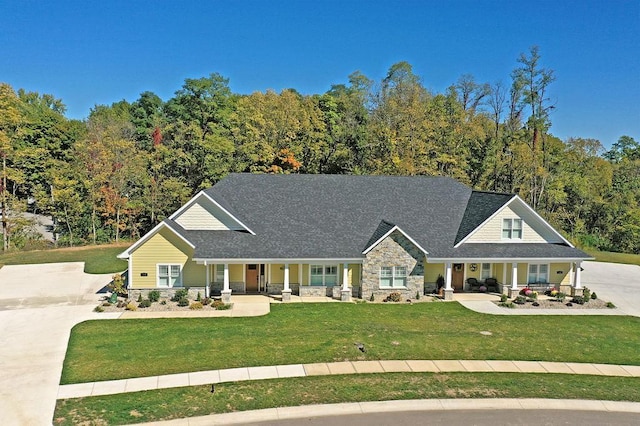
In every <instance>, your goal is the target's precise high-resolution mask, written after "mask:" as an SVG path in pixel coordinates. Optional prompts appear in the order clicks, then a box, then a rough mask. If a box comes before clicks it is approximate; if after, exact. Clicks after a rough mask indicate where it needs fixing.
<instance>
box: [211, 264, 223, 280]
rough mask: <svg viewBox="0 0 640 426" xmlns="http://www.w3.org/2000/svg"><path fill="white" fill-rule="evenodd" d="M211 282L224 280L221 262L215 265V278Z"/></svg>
mask: <svg viewBox="0 0 640 426" xmlns="http://www.w3.org/2000/svg"><path fill="white" fill-rule="evenodd" d="M213 282H214V283H222V282H224V265H223V264H221V263H220V264H217V265H216V272H215V279H214V281H213Z"/></svg>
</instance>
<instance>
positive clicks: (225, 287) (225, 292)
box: [222, 263, 231, 303]
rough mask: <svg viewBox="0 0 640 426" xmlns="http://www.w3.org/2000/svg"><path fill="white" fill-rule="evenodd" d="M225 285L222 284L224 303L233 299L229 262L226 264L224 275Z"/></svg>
mask: <svg viewBox="0 0 640 426" xmlns="http://www.w3.org/2000/svg"><path fill="white" fill-rule="evenodd" d="M222 282H223V286H222V301H223V302H224V303H229V302H230V301H231V288H230V287H229V264H228V263H225V264H224V275H223V280H222Z"/></svg>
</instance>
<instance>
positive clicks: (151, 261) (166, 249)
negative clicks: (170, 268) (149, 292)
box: [131, 228, 205, 289]
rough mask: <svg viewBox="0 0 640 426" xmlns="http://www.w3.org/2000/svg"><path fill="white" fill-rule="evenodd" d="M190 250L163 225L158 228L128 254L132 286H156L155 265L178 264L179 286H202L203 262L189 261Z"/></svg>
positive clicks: (203, 279)
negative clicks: (129, 256) (144, 274)
mask: <svg viewBox="0 0 640 426" xmlns="http://www.w3.org/2000/svg"><path fill="white" fill-rule="evenodd" d="M192 255H193V249H191V247H189V246H188V245H187V244H186V243H185V242H184V241H182V240H181V239H180V238H178V237H177V236H176V235H175V234H174V233H173V232H171V231H170V230H168V229H167V228H163V229H161V230H160V231H158V232H157V233H156V234H155V235H154V236H152V237H151V238H149V240H148V241H146V242H145V243H144V244H142V245H141V246H140V247H138V248H137V249H136V250H135V251H134V252H133V253H132V265H131V269H132V271H131V277H132V286H131V287H132V288H134V289H143V288H156V286H157V273H158V266H157V265H158V264H171V265H181V266H182V285H183V286H184V287H190V286H191V287H202V286H204V282H205V268H204V265H197V264H196V263H195V262H193V261H192V260H191V257H192ZM143 273H146V276H142V275H141V274H143Z"/></svg>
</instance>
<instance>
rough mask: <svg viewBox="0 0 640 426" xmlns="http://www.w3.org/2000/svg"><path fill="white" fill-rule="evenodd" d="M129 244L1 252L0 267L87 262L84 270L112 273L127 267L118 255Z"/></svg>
mask: <svg viewBox="0 0 640 426" xmlns="http://www.w3.org/2000/svg"><path fill="white" fill-rule="evenodd" d="M129 245H130V244H128V243H126V244H122V243H120V244H109V245H101V246H88V247H67V248H60V249H50V250H33V251H16V252H9V253H3V254H0V267H2V266H3V265H30V264H39V263H60V262H85V266H84V271H85V272H86V273H88V274H111V273H115V272H120V271H124V270H125V269H127V262H126V261H124V260H121V259H118V258H116V255H118V254H120V253H122V251H123V250H124V249H125V248H126V247H128V246H129Z"/></svg>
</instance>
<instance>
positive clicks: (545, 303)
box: [494, 287, 615, 309]
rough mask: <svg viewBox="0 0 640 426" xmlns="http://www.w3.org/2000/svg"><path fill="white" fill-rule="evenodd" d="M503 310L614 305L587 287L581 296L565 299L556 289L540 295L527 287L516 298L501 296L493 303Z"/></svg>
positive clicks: (599, 307) (607, 306) (611, 306)
mask: <svg viewBox="0 0 640 426" xmlns="http://www.w3.org/2000/svg"><path fill="white" fill-rule="evenodd" d="M494 303H496V304H497V305H498V306H501V307H503V308H512V309H612V308H615V305H614V304H613V303H611V302H607V301H604V300H601V299H598V296H597V295H596V293H592V292H591V291H590V290H589V289H588V288H587V287H585V288H584V290H583V294H582V296H573V297H567V295H566V294H564V293H561V292H560V291H559V290H557V289H555V288H554V289H551V290H548V291H545V292H544V294H542V295H540V294H538V292H537V291H534V290H532V289H531V288H529V287H525V288H523V289H522V290H520V293H519V294H518V296H516V297H515V298H513V299H512V300H509V299H508V298H507V296H506V295H503V296H502V298H501V300H500V301H499V302H494Z"/></svg>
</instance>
